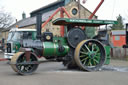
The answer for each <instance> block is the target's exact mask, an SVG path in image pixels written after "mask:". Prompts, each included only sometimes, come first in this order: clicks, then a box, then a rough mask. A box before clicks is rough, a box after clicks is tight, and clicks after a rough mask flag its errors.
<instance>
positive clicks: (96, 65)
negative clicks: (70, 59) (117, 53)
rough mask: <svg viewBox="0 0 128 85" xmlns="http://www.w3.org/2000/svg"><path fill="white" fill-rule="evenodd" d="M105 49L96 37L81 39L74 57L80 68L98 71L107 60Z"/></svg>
mask: <svg viewBox="0 0 128 85" xmlns="http://www.w3.org/2000/svg"><path fill="white" fill-rule="evenodd" d="M105 56H106V53H105V49H104V47H103V45H102V44H101V43H100V42H99V41H97V40H94V39H90V40H83V41H81V42H80V43H79V44H78V45H77V47H76V49H75V53H74V59H75V62H76V64H77V65H78V67H79V68H81V69H82V70H86V71H97V70H99V69H100V68H101V66H102V65H103V64H104V62H105Z"/></svg>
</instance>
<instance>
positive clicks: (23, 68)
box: [16, 53, 38, 75]
mask: <svg viewBox="0 0 128 85" xmlns="http://www.w3.org/2000/svg"><path fill="white" fill-rule="evenodd" d="M24 55H25V54H24V53H23V54H22V55H20V56H19V57H18V59H17V61H16V68H17V70H18V73H19V74H21V75H26V74H32V73H33V72H34V71H35V70H36V69H37V68H38V64H31V65H19V63H23V62H24V63H25V62H26V57H25V56H24ZM31 61H38V59H37V58H36V56H35V55H34V54H32V53H31V56H30V62H31Z"/></svg>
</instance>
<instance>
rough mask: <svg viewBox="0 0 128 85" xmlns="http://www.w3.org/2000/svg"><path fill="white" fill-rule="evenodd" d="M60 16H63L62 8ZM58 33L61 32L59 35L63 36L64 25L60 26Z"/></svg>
mask: <svg viewBox="0 0 128 85" xmlns="http://www.w3.org/2000/svg"><path fill="white" fill-rule="evenodd" d="M60 18H64V11H63V9H62V8H61V10H60ZM60 34H61V37H64V26H60Z"/></svg>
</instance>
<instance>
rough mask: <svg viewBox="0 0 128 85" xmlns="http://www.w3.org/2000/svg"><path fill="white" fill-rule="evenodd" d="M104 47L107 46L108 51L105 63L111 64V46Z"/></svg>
mask: <svg viewBox="0 0 128 85" xmlns="http://www.w3.org/2000/svg"><path fill="white" fill-rule="evenodd" d="M104 48H105V51H106V60H105V65H108V64H110V59H111V55H110V52H111V51H110V50H111V47H110V46H105V47H104Z"/></svg>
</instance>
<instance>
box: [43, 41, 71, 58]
mask: <svg viewBox="0 0 128 85" xmlns="http://www.w3.org/2000/svg"><path fill="white" fill-rule="evenodd" d="M63 47H64V49H63V51H60V50H59V45H58V43H53V42H43V56H65V55H66V54H67V53H68V52H69V46H68V45H63Z"/></svg>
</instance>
